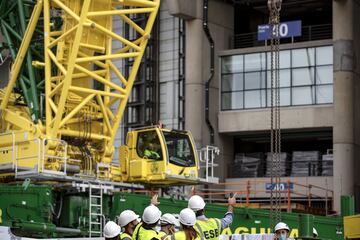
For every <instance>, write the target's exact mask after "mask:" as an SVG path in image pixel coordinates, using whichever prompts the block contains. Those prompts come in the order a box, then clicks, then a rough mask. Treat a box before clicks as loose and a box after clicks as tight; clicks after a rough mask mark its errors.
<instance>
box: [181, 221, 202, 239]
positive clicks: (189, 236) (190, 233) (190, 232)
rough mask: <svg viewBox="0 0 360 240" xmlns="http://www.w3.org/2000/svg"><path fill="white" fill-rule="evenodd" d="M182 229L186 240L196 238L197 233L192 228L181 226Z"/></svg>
mask: <svg viewBox="0 0 360 240" xmlns="http://www.w3.org/2000/svg"><path fill="white" fill-rule="evenodd" d="M181 226H182V229H183V230H184V232H185V236H186V240H193V239H195V238H197V237H198V235H199V233H198V232H197V231H196V230H195V229H194V227H193V226H186V225H184V224H181Z"/></svg>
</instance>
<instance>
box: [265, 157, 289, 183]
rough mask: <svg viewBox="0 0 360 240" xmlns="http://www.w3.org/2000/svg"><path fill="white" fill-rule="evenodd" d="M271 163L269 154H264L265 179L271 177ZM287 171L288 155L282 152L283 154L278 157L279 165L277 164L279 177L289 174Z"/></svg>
mask: <svg viewBox="0 0 360 240" xmlns="http://www.w3.org/2000/svg"><path fill="white" fill-rule="evenodd" d="M271 162H272V157H271V153H267V154H266V173H265V177H271V166H272V164H271ZM273 164H274V166H275V164H276V163H273ZM288 170H289V154H288V153H285V152H283V153H281V156H280V164H279V169H278V172H279V176H280V177H284V176H287V175H288V172H289V171H288ZM274 171H275V170H274ZM274 174H275V173H274Z"/></svg>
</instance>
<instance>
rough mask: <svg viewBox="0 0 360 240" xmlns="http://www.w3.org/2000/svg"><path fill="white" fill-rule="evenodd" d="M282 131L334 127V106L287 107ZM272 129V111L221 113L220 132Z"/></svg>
mask: <svg viewBox="0 0 360 240" xmlns="http://www.w3.org/2000/svg"><path fill="white" fill-rule="evenodd" d="M280 115H281V116H280V118H281V119H280V120H281V123H280V125H281V128H282V129H301V128H323V127H332V126H333V122H334V121H333V106H332V105H319V106H302V107H286V108H282V109H281V112H280ZM269 127H270V110H269V109H268V108H267V109H256V110H242V111H224V112H220V113H219V132H220V133H236V132H248V131H266V130H269Z"/></svg>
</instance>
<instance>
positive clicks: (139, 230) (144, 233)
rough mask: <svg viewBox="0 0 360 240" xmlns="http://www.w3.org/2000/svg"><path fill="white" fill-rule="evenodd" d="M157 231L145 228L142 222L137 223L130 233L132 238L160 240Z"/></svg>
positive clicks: (135, 239)
mask: <svg viewBox="0 0 360 240" xmlns="http://www.w3.org/2000/svg"><path fill="white" fill-rule="evenodd" d="M160 239H161V238H160V236H159V233H158V232H157V231H155V230H154V229H145V228H144V227H143V226H142V223H139V224H138V225H137V226H136V228H135V230H134V233H133V235H132V240H160Z"/></svg>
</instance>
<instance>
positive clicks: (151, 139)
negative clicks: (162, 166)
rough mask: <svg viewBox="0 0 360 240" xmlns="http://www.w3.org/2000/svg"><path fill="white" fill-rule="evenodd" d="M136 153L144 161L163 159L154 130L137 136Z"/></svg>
mask: <svg viewBox="0 0 360 240" xmlns="http://www.w3.org/2000/svg"><path fill="white" fill-rule="evenodd" d="M137 153H138V155H139V157H141V158H145V159H152V160H162V159H163V156H162V151H161V144H160V141H159V136H158V135H157V133H156V131H155V130H153V131H146V132H140V133H139V134H138V142H137Z"/></svg>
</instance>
